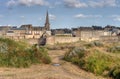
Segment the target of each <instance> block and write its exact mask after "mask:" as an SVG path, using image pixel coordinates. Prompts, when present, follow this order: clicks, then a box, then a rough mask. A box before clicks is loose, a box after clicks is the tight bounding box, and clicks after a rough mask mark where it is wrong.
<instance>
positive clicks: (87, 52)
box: [64, 42, 120, 79]
mask: <svg viewBox="0 0 120 79" xmlns="http://www.w3.org/2000/svg"><path fill="white" fill-rule="evenodd" d="M91 44H92V46H91ZM86 45H87V46H86ZM88 45H90V46H88ZM105 46H106V45H103V44H102V43H96V44H93V42H92V43H88V44H83V45H81V47H79V48H77V49H76V47H75V48H73V49H70V50H69V51H68V52H66V54H65V56H64V60H66V61H68V62H72V63H73V64H75V65H78V66H79V67H80V68H82V69H84V70H86V71H89V72H92V73H94V74H96V75H102V76H107V77H112V78H113V79H120V58H118V57H115V56H111V55H109V52H107V53H108V54H106V53H104V52H106V51H105V50H102V49H104V48H105ZM99 47H100V49H101V50H98V49H99ZM87 48H89V49H87ZM96 48H98V49H96ZM108 48H109V47H108ZM108 48H106V49H108ZM117 51H118V50H117ZM114 54H115V53H114Z"/></svg>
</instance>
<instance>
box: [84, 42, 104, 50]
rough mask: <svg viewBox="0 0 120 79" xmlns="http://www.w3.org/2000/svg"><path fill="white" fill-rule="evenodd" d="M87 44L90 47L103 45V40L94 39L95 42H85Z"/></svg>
mask: <svg viewBox="0 0 120 79" xmlns="http://www.w3.org/2000/svg"><path fill="white" fill-rule="evenodd" d="M85 46H86V47H87V48H90V47H102V46H103V44H102V43H101V42H99V41H94V42H91V43H89V44H85Z"/></svg>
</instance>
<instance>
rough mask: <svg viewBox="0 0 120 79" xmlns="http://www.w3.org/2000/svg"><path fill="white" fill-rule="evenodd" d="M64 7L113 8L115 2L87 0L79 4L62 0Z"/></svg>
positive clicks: (114, 0)
mask: <svg viewBox="0 0 120 79" xmlns="http://www.w3.org/2000/svg"><path fill="white" fill-rule="evenodd" d="M63 1H64V2H65V6H67V7H73V8H82V7H106V6H109V7H115V6H117V0H88V1H86V2H85V1H84V2H81V1H80V0H63Z"/></svg>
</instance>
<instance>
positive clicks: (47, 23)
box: [45, 11, 50, 31]
mask: <svg viewBox="0 0 120 79" xmlns="http://www.w3.org/2000/svg"><path fill="white" fill-rule="evenodd" d="M45 30H47V31H48V30H50V23H49V14H48V11H47V13H46V22H45Z"/></svg>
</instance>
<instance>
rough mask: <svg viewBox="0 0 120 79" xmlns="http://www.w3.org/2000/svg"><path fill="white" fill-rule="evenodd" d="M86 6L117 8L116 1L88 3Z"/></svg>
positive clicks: (102, 0)
mask: <svg viewBox="0 0 120 79" xmlns="http://www.w3.org/2000/svg"><path fill="white" fill-rule="evenodd" d="M88 5H89V6H90V7H105V6H110V7H115V6H117V4H116V0H98V1H89V2H88Z"/></svg>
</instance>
